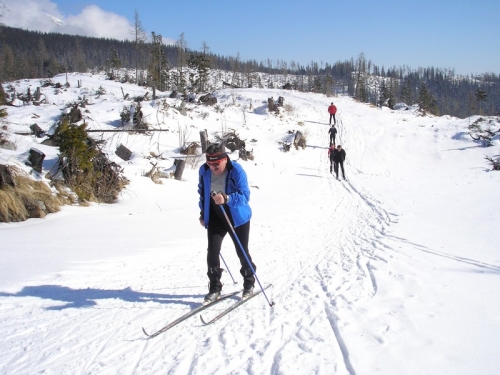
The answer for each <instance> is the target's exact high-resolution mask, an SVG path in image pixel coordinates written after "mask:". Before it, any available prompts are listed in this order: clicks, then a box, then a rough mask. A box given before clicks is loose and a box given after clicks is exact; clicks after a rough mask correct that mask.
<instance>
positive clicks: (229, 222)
mask: <svg viewBox="0 0 500 375" xmlns="http://www.w3.org/2000/svg"><path fill="white" fill-rule="evenodd" d="M212 195H213V193H212ZM219 207H220V209H221V210H222V213H223V214H224V217H225V218H226V220H227V224H228V225H229V228H231V232H233V235H234V238H235V239H236V242H238V245H239V246H240V249H241V252H242V253H243V255H244V256H245V259H246V261H247V264H248V267H250V269H251V270H252V273H253V275H254V277H255V280H257V283H259V286H260V289H261V290H262V294H264V297H266V300H267V303H268V304H269V306H270V307H273V306H274V302H270V301H269V298H267V294H266V292H265V291H264V288H263V287H262V284H261V283H260V280H259V278H258V277H257V274H256V273H255V269H254V268H253V266H252V262H250V259H248V255H247V253H246V251H245V249H244V248H243V245H242V244H241V242H240V239H239V238H238V236H237V235H236V231H235V230H234V228H233V226H232V225H231V221H230V220H229V217H228V216H227V214H226V210H224V207H222V205H219Z"/></svg>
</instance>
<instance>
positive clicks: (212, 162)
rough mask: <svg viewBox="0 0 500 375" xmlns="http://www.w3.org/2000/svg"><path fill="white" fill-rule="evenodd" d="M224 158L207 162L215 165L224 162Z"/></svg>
mask: <svg viewBox="0 0 500 375" xmlns="http://www.w3.org/2000/svg"><path fill="white" fill-rule="evenodd" d="M223 160H224V159H220V160H216V161H207V164H208V165H209V166H210V167H215V166H217V165H219V164H220V163H222V161H223Z"/></svg>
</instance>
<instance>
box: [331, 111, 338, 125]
mask: <svg viewBox="0 0 500 375" xmlns="http://www.w3.org/2000/svg"><path fill="white" fill-rule="evenodd" d="M332 118H333V123H334V124H337V120H335V113H330V125H331V124H332Z"/></svg>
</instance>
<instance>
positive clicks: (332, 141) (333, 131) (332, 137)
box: [328, 125, 337, 147]
mask: <svg viewBox="0 0 500 375" xmlns="http://www.w3.org/2000/svg"><path fill="white" fill-rule="evenodd" d="M328 134H330V146H331V145H333V146H334V147H335V136H336V135H337V128H336V127H335V125H332V127H331V128H330V129H328Z"/></svg>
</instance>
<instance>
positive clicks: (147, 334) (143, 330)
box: [142, 327, 151, 337]
mask: <svg viewBox="0 0 500 375" xmlns="http://www.w3.org/2000/svg"><path fill="white" fill-rule="evenodd" d="M142 332H144V334H145V335H146V336H148V337H150V336H151V335H150V334H149V333H147V332H146V330H145V329H144V327H142Z"/></svg>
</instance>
